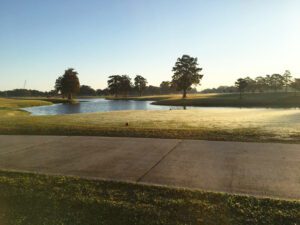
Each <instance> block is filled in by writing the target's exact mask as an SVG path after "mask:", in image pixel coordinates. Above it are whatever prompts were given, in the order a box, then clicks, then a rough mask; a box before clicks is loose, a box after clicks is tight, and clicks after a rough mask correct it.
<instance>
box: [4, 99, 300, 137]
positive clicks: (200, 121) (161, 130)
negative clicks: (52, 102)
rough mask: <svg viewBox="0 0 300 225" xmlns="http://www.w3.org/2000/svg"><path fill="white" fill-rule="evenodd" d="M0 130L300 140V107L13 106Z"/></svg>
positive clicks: (72, 133)
mask: <svg viewBox="0 0 300 225" xmlns="http://www.w3.org/2000/svg"><path fill="white" fill-rule="evenodd" d="M13 101H14V100H13ZM18 101H19V100H18ZM27 103H28V102H27ZM27 103H26V104H27ZM6 104H9V103H6ZM11 104H12V105H17V104H16V103H11ZM18 104H19V105H24V104H25V103H24V104H23V103H22V104H21V103H18ZM0 107H2V106H1V105H0ZM126 123H128V124H129V125H128V126H125V124H126ZM0 134H50V135H103V136H130V137H158V138H191V139H206V140H227V141H279V142H286V141H287V142H300V110H298V109H263V108H262V109H230V108H228V109H200V110H166V111H163V110H161V111H143V110H140V111H113V112H101V113H88V114H71V115H55V116H30V115H28V113H25V112H22V111H20V110H18V109H16V108H13V109H11V110H9V109H6V110H0Z"/></svg>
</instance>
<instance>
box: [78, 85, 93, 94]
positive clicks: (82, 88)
mask: <svg viewBox="0 0 300 225" xmlns="http://www.w3.org/2000/svg"><path fill="white" fill-rule="evenodd" d="M79 95H81V96H94V95H96V91H95V90H94V89H93V88H91V87H90V86H87V85H81V86H80V90H79Z"/></svg>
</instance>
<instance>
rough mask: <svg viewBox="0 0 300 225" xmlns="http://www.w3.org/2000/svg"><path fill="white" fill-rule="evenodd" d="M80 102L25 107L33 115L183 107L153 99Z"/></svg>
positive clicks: (80, 100)
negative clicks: (155, 101)
mask: <svg viewBox="0 0 300 225" xmlns="http://www.w3.org/2000/svg"><path fill="white" fill-rule="evenodd" d="M78 101H79V102H78V104H54V105H50V106H36V107H28V108H23V110H26V111H27V112H30V113H31V115H36V116H39V115H60V114H74V113H93V112H108V111H118V110H170V109H183V107H175V106H174V107H173V106H160V105H152V104H151V103H152V101H133V100H106V99H78Z"/></svg>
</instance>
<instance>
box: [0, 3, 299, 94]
mask: <svg viewBox="0 0 300 225" xmlns="http://www.w3.org/2000/svg"><path fill="white" fill-rule="evenodd" d="M299 11H300V1H299V0H251V1H250V0H249V1H248V0H226V1H224V0H219V1H218V0H206V1H201V0H152V1H149V0H106V1H101V0H85V1H83V0H47V1H46V0H45V1H44V0H43V1H42V0H26V1H25V0H0V78H1V79H0V90H6V89H12V88H21V87H22V86H23V83H24V80H27V88H31V89H39V90H50V89H52V88H53V85H54V81H55V79H56V78H57V77H58V76H59V75H61V74H63V72H64V70H65V69H66V68H68V67H74V68H75V69H76V70H77V71H78V72H79V78H80V81H81V84H86V85H90V86H92V87H93V88H104V87H106V81H107V77H108V76H109V75H112V74H129V75H131V76H134V75H136V74H141V75H143V76H145V77H146V78H147V79H148V81H149V83H150V84H153V85H159V83H160V82H161V81H162V80H170V79H171V76H172V71H171V69H172V66H173V65H174V63H175V61H176V59H177V57H179V56H181V55H182V54H190V55H191V56H195V57H198V60H199V64H200V66H201V67H203V74H204V78H203V81H202V86H201V89H202V88H207V87H213V86H218V85H221V84H227V85H228V84H229V85H230V84H232V83H233V82H234V81H235V79H236V78H238V77H241V76H253V77H255V76H259V75H265V74H272V73H283V72H284V70H285V69H289V70H291V72H292V74H293V75H294V76H297V75H298V76H299V77H300V25H299V22H300V13H299Z"/></svg>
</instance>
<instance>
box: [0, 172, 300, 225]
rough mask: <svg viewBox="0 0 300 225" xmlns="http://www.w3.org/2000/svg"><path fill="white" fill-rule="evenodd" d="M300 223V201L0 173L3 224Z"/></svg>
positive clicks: (235, 224)
mask: <svg viewBox="0 0 300 225" xmlns="http://www.w3.org/2000/svg"><path fill="white" fill-rule="evenodd" d="M299 223H300V202H299V201H286V200H275V199H268V198H255V197H249V196H239V195H232V194H224V193H213V192H204V191H197V190H187V189H175V188H167V187H159V186H145V185H138V184H133V183H121V182H111V181H99V180H98V181H96V180H85V179H80V178H75V177H63V176H47V175H37V174H30V173H17V172H5V171H0V224H1V225H40V224H43V225H57V224H60V225H76V224H78V225H79V224H80V225H82V224H87V225H96V224H106V225H110V224H111V225H119V224H120V225H127V224H128V225H137V224H138V225H142V224H145V225H152V224H160V225H167V224H168V225H174V224H175V225H187V224H193V225H194V224H195V225H197V224H199V225H201V224H203V225H204V224H205V225H215V224H222V225H239V224H249V225H255V224H273V225H282V224H285V225H289V224H290V225H295V224H299Z"/></svg>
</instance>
